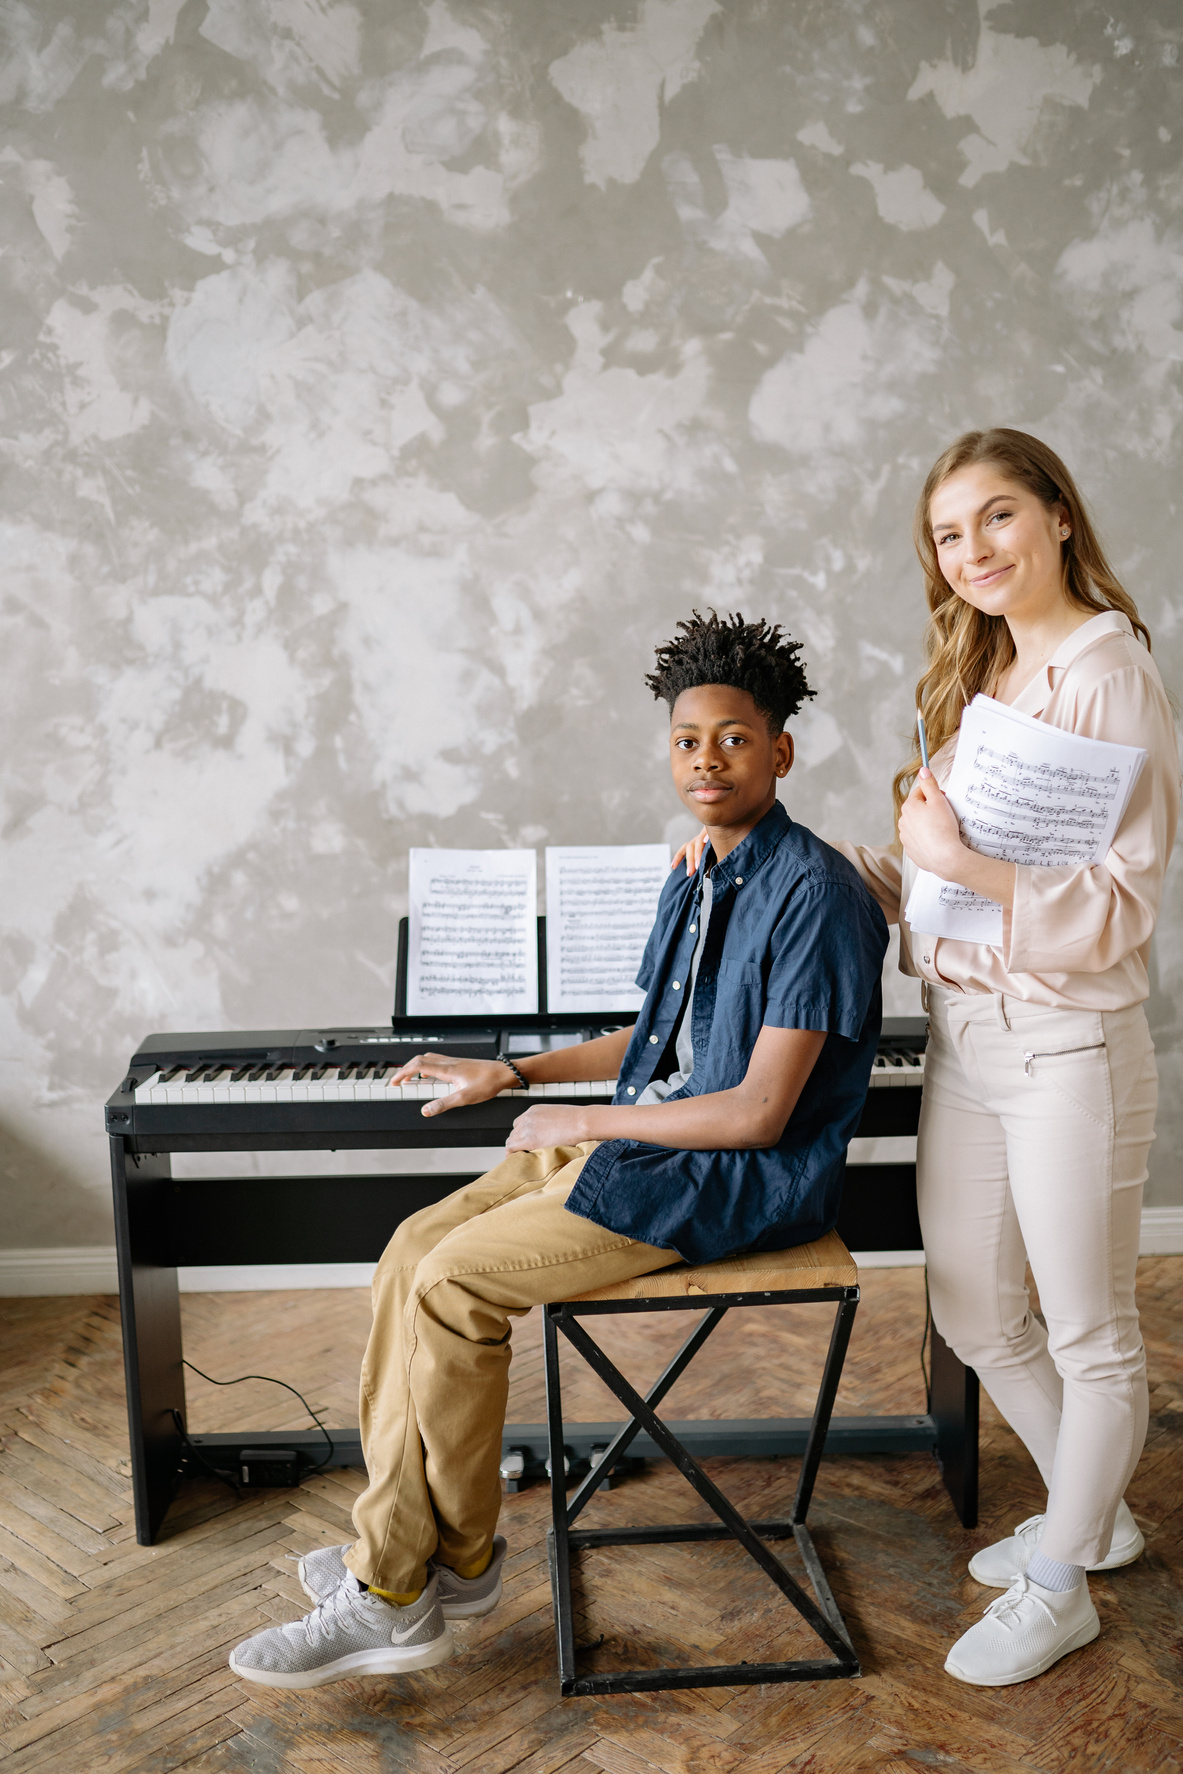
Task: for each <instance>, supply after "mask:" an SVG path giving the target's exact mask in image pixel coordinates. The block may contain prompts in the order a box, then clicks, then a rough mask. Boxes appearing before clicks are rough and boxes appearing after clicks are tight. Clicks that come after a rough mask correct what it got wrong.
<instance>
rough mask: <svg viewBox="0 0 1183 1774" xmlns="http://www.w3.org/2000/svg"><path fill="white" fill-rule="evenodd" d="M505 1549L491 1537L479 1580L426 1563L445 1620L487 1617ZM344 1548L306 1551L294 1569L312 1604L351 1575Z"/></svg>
mask: <svg viewBox="0 0 1183 1774" xmlns="http://www.w3.org/2000/svg"><path fill="white" fill-rule="evenodd" d="M507 1550H508V1548H507V1546H506V1543H505V1539H504V1536H503V1535H501V1534H494V1536H493V1556H492V1558H491V1559H490V1560H489V1568H488V1570H486V1571H482V1572H481V1574H480V1576H479V1577H458V1576H457V1575H456V1573H455V1571H450V1570H449V1569H448V1567H447V1565H437V1564H436V1562H435V1560H434V1559H429V1560H428V1562H427V1569H428V1574H429V1575H430V1574H431V1573H432V1572H433V1571H434V1573H435V1575H436V1576H437V1577H438V1578H439V1599H440V1606H441V1608H442V1609H443V1613H444V1619H445V1620H477V1619H479V1618H480V1616H481V1615H482V1614H491V1613H492V1612H493V1609H494V1608H495V1607H496V1606H497V1603H498V1602H499V1601H500V1600H501V1567H502V1565H503V1564H504V1563H505V1554H506V1552H507ZM348 1551H349V1548H348V1546H318V1547H317V1548H316V1550H315V1551H314V1552H306V1553H305V1554H304V1556H303V1558H302V1559H301V1560H300V1563H299V1565H298V1566H297V1570H298V1572H299V1576H300V1587H301V1589H302V1590H303V1591H304V1594H305V1595H306V1596H307V1597H308V1599H309V1601H312V1602H323V1601H327V1599H328V1597H329V1596H330V1595H332V1594H333V1592H334V1590H335V1589H337V1587H338V1585H339V1584H341V1583H342V1582H343V1581H344V1579H345V1578H346V1577H347V1576H349V1575H351V1573H350V1571H349V1568H348V1566H347V1565H346V1563H345V1554H346V1553H347V1552H348Z"/></svg>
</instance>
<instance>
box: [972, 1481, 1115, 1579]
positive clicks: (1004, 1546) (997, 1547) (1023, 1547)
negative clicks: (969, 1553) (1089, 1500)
mask: <svg viewBox="0 0 1183 1774" xmlns="http://www.w3.org/2000/svg"><path fill="white" fill-rule="evenodd" d="M1046 1520H1047V1517H1046V1515H1030V1516H1028V1517H1027V1520H1026V1521H1021V1522H1020V1523H1019V1525H1018V1527H1017V1528H1016V1529H1015V1531H1014V1533H1013V1534H1012V1535H1011V1536H1010V1538H1009V1540H996V1541H995V1542H994V1544H993V1546H984V1547H983V1548H982V1550H981V1552H975V1553H974V1555H973V1557H972V1558H971V1559H970V1561H969V1574H970V1576H971V1577H973V1578H974V1579H975V1581H976V1582H978V1583H984V1584H985V1585H986V1587H987V1588H989V1589H1009V1588H1010V1586H1011V1584H1012V1583H1013V1582H1014V1581H1015V1578H1016V1577H1021V1576H1022V1575H1023V1573H1024V1571H1025V1570H1026V1569H1027V1566H1028V1564H1029V1563H1030V1560H1031V1554H1032V1553H1033V1552H1034V1551H1035V1548H1036V1547H1037V1546H1038V1545H1039V1537H1040V1535H1041V1534H1042V1533H1043V1524H1044V1522H1045V1521H1046ZM1145 1545H1146V1542H1145V1540H1144V1539H1143V1537H1142V1530H1141V1528H1140V1527H1139V1526H1138V1524H1137V1522H1136V1521H1135V1520H1134V1518H1133V1516H1132V1515H1131V1514H1130V1512H1129V1510H1128V1508H1127V1507H1126V1503H1125V1499H1124V1498H1123V1499H1122V1501H1121V1502H1120V1503H1119V1504H1118V1505H1117V1516H1116V1518H1115V1520H1114V1523H1113V1538H1112V1540H1111V1541H1110V1542H1109V1551H1108V1552H1107V1553H1106V1555H1105V1557H1104V1558H1103V1559H1102V1560H1101V1562H1100V1564H1096V1565H1089V1567H1088V1568H1089V1570H1090V1571H1116V1570H1117V1569H1118V1568H1119V1566H1121V1565H1132V1564H1133V1562H1134V1560H1135V1559H1136V1558H1140V1557H1141V1555H1142V1551H1143V1549H1144V1547H1145Z"/></svg>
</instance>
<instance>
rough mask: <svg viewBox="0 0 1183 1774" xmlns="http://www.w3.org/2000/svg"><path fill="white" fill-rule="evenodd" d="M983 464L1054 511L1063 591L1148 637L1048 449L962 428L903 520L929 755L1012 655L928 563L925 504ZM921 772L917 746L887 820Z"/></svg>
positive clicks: (1023, 435)
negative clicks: (923, 626) (914, 557)
mask: <svg viewBox="0 0 1183 1774" xmlns="http://www.w3.org/2000/svg"><path fill="white" fill-rule="evenodd" d="M979 462H988V463H990V464H991V466H993V467H995V468H997V469H998V470H999V471H1000V472H1001V473H1002V474H1003V475H1004V476H1005V477H1006V479H1007V480H1009V481H1012V482H1013V483H1015V484H1016V485H1018V486H1021V487H1026V488H1027V489H1028V490H1029V491H1030V492H1032V493H1034V494H1035V497H1036V498H1037V499H1039V500H1041V501H1042V503H1043V504H1044V505H1045V506H1046V507H1047V508H1048V509H1049V510H1055V509H1057V508H1058V509H1059V510H1062V511H1063V512H1064V514H1065V519H1066V521H1067V523H1068V525H1069V528H1070V534H1069V536H1068V538H1067V540H1066V541H1065V542H1064V543H1063V545H1062V548H1061V557H1060V558H1061V563H1062V568H1063V574H1064V581H1063V583H1064V595H1065V596H1066V597H1067V598H1068V600H1069V602H1070V603H1073V604H1075V605H1076V606H1077V607H1078V608H1079V609H1081V610H1088V611H1089V612H1090V613H1091V614H1093V615H1098V614H1099V613H1100V612H1101V611H1102V610H1120V611H1121V613H1122V615H1123V616H1128V617H1129V619H1130V622H1131V623H1132V625H1133V628H1134V632H1135V633H1136V634H1139V635H1141V637H1142V639H1143V640H1144V641H1145V643H1146V646H1147V648H1149V646H1150V633H1149V630H1148V629H1147V627H1146V624H1145V623H1144V622H1143V621H1142V619H1141V618H1140V616H1139V615H1138V611H1137V608H1136V606H1135V604H1134V600H1133V598H1132V597H1131V596H1130V594H1129V592H1128V591H1126V589H1125V587H1124V586H1123V585H1122V584H1121V581H1120V580H1119V579H1118V578H1117V576H1116V574H1115V573H1114V571H1113V568H1112V567H1111V566H1110V565H1109V562H1108V560H1107V559H1106V558H1105V550H1104V549H1103V548H1102V546H1101V543H1100V539H1099V537H1098V536H1097V532H1096V530H1095V529H1094V528H1093V524H1092V520H1091V519H1090V517H1089V514H1088V510H1087V508H1086V506H1085V503H1084V500H1083V499H1082V498H1081V496H1080V493H1079V491H1078V489H1077V486H1076V483H1075V481H1074V480H1073V479H1072V476H1071V475H1070V474H1069V472H1068V470H1067V469H1066V468H1065V466H1064V464H1063V463H1062V462H1061V461H1060V458H1059V457H1058V456H1057V455H1056V453H1055V451H1054V450H1050V449H1049V448H1048V446H1047V445H1046V444H1045V443H1041V442H1040V440H1039V439H1038V438H1037V437H1031V436H1030V435H1029V434H1028V433H1027V432H1025V431H1010V430H1008V429H1007V428H1006V427H996V428H995V429H993V430H991V431H967V432H966V433H965V435H964V436H963V437H959V438H958V439H957V441H956V443H952V444H950V445H949V448H948V449H947V450H945V451H944V453H943V454H942V455H940V456H938V457H937V459H936V461H935V462H934V463H933V465H932V468H931V469H930V471H929V475H928V479H927V480H926V481H925V483H924V490H923V492H922V493H921V495H920V498H919V500H918V502H917V505H916V515H915V518H914V520H913V524H912V540H913V542H914V543H915V545H916V553H917V554H918V555H919V556H920V565H921V567H922V568H923V569H924V590H925V595H926V597H927V598H928V609H929V618H928V628H927V630H926V632H925V636H924V655H925V660H926V665H925V669H924V670H923V671H922V672H921V674H920V681H919V683H918V684H917V686H916V705H917V707H918V708H919V709H920V710H921V712H922V713H923V715H924V725H925V728H926V730H927V734H928V749H929V753H930V755H935V753H936V752H938V751H939V750H940V748H941V746H942V745H944V743H945V741H946V740H947V739H951V738H952V737H953V735H954V734H955V733H956V732H957V729H958V728H959V726H960V725H961V711H962V709H963V708H964V707H965V706H966V704H967V703H969V702H972V701H973V699H974V697H975V696H976V695H977V694H978V692H979V691H980V690H984V691H986V692H987V694H989V693H990V691H991V690H992V689H993V687H994V685H995V684H996V683H997V682H998V679H999V677H1000V676H1001V674H1002V673H1003V672H1004V671H1005V670H1006V667H1007V666H1008V665H1009V664H1010V663H1011V661H1012V659H1013V658H1014V656H1015V647H1014V642H1013V641H1012V640H1011V634H1010V629H1009V628H1008V627H1007V625H1006V621H1005V619H1004V618H1003V617H1001V616H987V615H985V614H984V613H983V612H982V611H981V610H975V609H974V607H973V605H972V604H968V603H966V601H965V599H964V598H961V597H959V596H958V595H957V593H956V592H955V591H954V590H953V587H952V586H951V585H950V584H949V581H948V580H947V579H946V578H945V576H944V574H943V573H942V572H941V569H940V566H939V564H938V562H937V550H936V544H935V542H934V541H933V536H932V523H931V520H930V517H929V508H930V506H931V504H932V498H933V494H934V493H935V492H936V490H937V488H938V487H939V486H940V485H941V484H942V482H944V481H946V480H948V478H949V476H950V475H952V474H957V473H958V472H959V471H960V470H961V469H962V468H969V467H972V466H974V465H975V464H977V463H979ZM919 769H920V746H919V743H918V742H916V743H915V748H914V751H913V755H912V757H911V758H910V759H909V760H908V762H907V763H906V764H905V765H904V767H903V768H902V769H901V770H898V771H897V772H896V776H895V780H894V782H893V783H892V793H893V795H894V798H895V811H896V818H897V819H898V818H899V812H900V808H901V806H902V805H903V801H904V797H905V796H906V795H907V792H908V790H909V788H910V787H911V786H912V782H913V780H914V778H915V776H916V773H917V771H918V770H919Z"/></svg>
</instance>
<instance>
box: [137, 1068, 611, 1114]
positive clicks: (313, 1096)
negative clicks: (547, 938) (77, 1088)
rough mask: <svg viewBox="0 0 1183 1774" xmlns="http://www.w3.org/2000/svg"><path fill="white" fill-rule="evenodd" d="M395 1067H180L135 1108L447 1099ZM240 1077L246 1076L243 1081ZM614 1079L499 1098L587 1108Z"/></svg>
mask: <svg viewBox="0 0 1183 1774" xmlns="http://www.w3.org/2000/svg"><path fill="white" fill-rule="evenodd" d="M396 1070H397V1067H395V1066H381V1065H378V1066H344V1067H338V1066H298V1067H296V1068H294V1069H293V1068H292V1067H290V1066H271V1067H266V1066H252V1067H250V1068H247V1067H245V1066H244V1067H239V1068H236V1069H233V1070H232V1069H231V1068H230V1067H229V1066H222V1067H221V1068H218V1067H214V1066H203V1067H200V1068H198V1069H196V1070H189V1069H187V1068H186V1067H184V1066H179V1067H174V1068H173V1069H172V1070H171V1071H168V1072H154V1073H153V1074H152V1076H151V1077H150V1078H146V1079H145V1080H144V1082H143V1083H142V1084H139V1085H137V1086H136V1093H135V1096H136V1102H137V1103H143V1104H145V1105H151V1106H156V1105H157V1104H170V1103H185V1104H190V1105H192V1104H195V1103H427V1102H431V1101H432V1100H433V1099H435V1098H436V1097H444V1096H451V1095H452V1094H453V1092H452V1089H451V1086H449V1085H447V1084H444V1083H442V1082H440V1081H438V1080H436V1079H433V1078H417V1079H414V1080H412V1081H410V1082H408V1083H406V1084H395V1085H391V1084H389V1083H387V1079H388V1078H389V1077H390V1076H392V1074H393V1073H394V1072H395V1071H396ZM243 1074H245V1075H243ZM615 1090H616V1080H615V1078H591V1079H587V1080H585V1081H584V1082H583V1083H580V1084H536V1085H534V1086H533V1087H532V1088H531V1089H530V1090H518V1089H514V1090H503V1091H502V1092H501V1093H500V1094H501V1095H502V1096H509V1097H515V1096H521V1097H530V1098H533V1099H534V1100H535V1101H544V1100H546V1099H548V1098H549V1099H550V1100H552V1101H554V1100H559V1101H563V1102H571V1101H572V1100H573V1099H574V1100H575V1101H576V1102H587V1101H589V1100H591V1099H592V1098H597V1099H600V1100H608V1099H610V1098H611V1097H612V1096H613V1094H614V1092H615Z"/></svg>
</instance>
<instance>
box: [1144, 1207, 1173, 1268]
mask: <svg viewBox="0 0 1183 1774" xmlns="http://www.w3.org/2000/svg"><path fill="white" fill-rule="evenodd" d="M1180 1253H1183V1207H1144V1208H1143V1209H1142V1232H1141V1236H1140V1237H1139V1239H1138V1255H1139V1256H1141V1257H1177V1256H1179V1255H1180Z"/></svg>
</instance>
